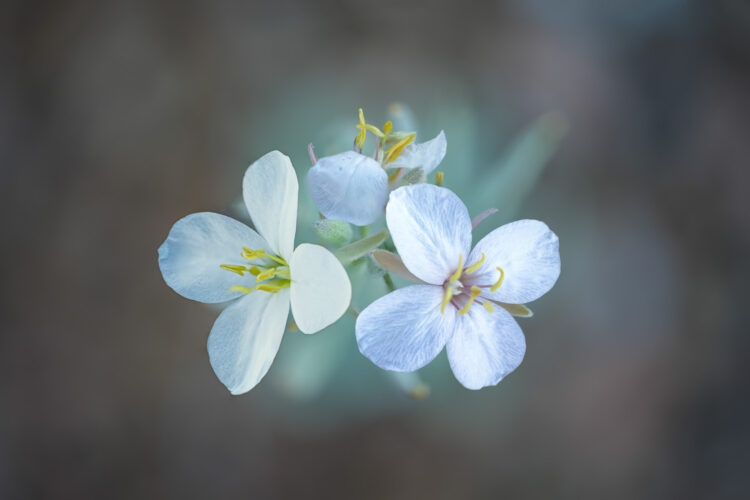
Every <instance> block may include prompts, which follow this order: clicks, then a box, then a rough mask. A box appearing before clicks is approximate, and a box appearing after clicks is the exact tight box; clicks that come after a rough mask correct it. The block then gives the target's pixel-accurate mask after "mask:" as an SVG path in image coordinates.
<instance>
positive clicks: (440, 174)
mask: <svg viewBox="0 0 750 500" xmlns="http://www.w3.org/2000/svg"><path fill="white" fill-rule="evenodd" d="M444 178H445V174H444V173H443V172H436V173H435V184H437V185H438V186H442V185H443V179H444Z"/></svg>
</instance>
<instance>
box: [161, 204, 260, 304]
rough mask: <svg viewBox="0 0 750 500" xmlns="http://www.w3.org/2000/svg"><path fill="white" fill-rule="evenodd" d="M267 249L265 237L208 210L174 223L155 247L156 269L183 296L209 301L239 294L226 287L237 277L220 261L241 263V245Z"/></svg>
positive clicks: (235, 280) (222, 299)
mask: <svg viewBox="0 0 750 500" xmlns="http://www.w3.org/2000/svg"><path fill="white" fill-rule="evenodd" d="M243 246H246V247H251V248H253V249H257V250H269V248H268V246H267V245H266V242H265V240H263V238H261V237H260V235H258V233H256V232H255V231H253V230H252V229H250V228H249V227H247V226H246V225H245V224H243V223H241V222H239V221H236V220H234V219H232V218H230V217H226V216H224V215H219V214H214V213H211V212H201V213H197V214H191V215H188V216H187V217H183V218H182V219H180V220H178V221H177V222H175V224H174V226H172V229H171V230H170V231H169V236H167V239H166V240H164V243H162V245H161V246H160V247H159V269H161V274H162V276H163V277H164V281H166V283H167V285H169V286H170V287H171V288H172V289H173V290H174V291H175V292H177V293H179V294H180V295H182V296H183V297H186V298H188V299H191V300H197V301H199V302H206V303H209V304H213V303H218V302H226V301H227V300H231V299H236V298H237V297H239V296H241V295H242V293H241V292H230V291H229V289H230V288H231V287H232V286H234V285H237V284H239V283H240V280H242V277H241V276H238V275H237V274H235V273H232V272H229V271H227V270H225V269H222V268H221V267H219V266H221V265H222V264H237V265H244V264H246V261H244V260H243V259H242V257H241V256H240V254H241V253H242V247H243Z"/></svg>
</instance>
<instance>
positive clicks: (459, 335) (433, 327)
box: [356, 184, 560, 389]
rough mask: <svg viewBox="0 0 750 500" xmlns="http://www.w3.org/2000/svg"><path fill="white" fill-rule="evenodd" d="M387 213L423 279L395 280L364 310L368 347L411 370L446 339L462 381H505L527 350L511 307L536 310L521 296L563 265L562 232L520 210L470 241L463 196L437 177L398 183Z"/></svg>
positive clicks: (538, 289) (380, 361) (381, 361)
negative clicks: (397, 283)
mask: <svg viewBox="0 0 750 500" xmlns="http://www.w3.org/2000/svg"><path fill="white" fill-rule="evenodd" d="M386 222H387V224H388V229H389V230H390V232H391V236H392V237H393V243H394V244H395V246H396V249H397V250H398V252H399V255H400V256H401V258H402V259H403V266H405V268H406V270H407V271H408V273H410V274H411V275H413V276H414V277H415V278H416V279H418V280H420V281H421V283H422V284H419V285H413V286H408V287H405V288H401V289H399V290H396V291H395V292H392V293H390V294H388V295H386V296H384V297H381V298H380V299H378V300H376V301H375V302H373V303H372V304H370V305H369V306H368V307H367V308H366V309H365V310H364V311H362V313H361V314H360V315H359V317H358V318H357V326H356V334H357V343H358V344H359V349H360V351H361V352H362V354H364V355H365V356H366V357H368V358H369V359H370V360H371V361H372V362H374V363H375V364H376V365H378V366H379V367H381V368H384V369H387V370H394V371H400V372H410V371H414V370H418V369H419V368H422V367H423V366H425V365H426V364H427V363H429V362H430V361H432V360H433V359H434V358H435V356H437V355H438V353H439V352H440V351H441V350H442V349H443V346H446V349H447V352H448V360H449V362H450V366H451V369H452V370H453V373H454V374H455V376H456V378H457V379H458V381H459V382H461V384H463V385H464V386H465V387H467V388H469V389H480V388H482V387H486V386H489V385H495V384H497V383H498V382H500V380H501V379H502V378H503V377H504V376H506V375H507V374H508V373H510V372H512V371H513V370H514V369H515V368H516V367H517V366H518V365H519V364H520V363H521V361H522V360H523V356H524V353H525V351H526V342H525V340H524V336H523V333H522V332H521V328H520V327H519V326H518V324H517V323H516V321H515V320H514V319H513V317H512V316H511V314H510V313H509V312H508V310H511V311H513V312H514V313H519V312H525V314H521V315H530V312H529V311H528V310H527V309H525V308H524V307H522V306H520V305H519V304H523V303H526V302H530V301H532V300H535V299H537V298H539V297H541V296H542V295H544V294H545V293H546V292H547V291H548V290H549V289H550V288H552V285H554V283H555V281H556V280H557V277H558V276H559V274H560V254H559V251H558V239H557V236H555V234H554V233H552V232H551V231H550V230H549V228H548V227H547V226H546V225H545V224H544V223H542V222H539V221H534V220H521V221H516V222H512V223H510V224H506V225H504V226H501V227H499V228H497V229H495V230H494V231H492V232H491V233H490V234H488V235H487V236H486V237H484V238H483V239H482V240H481V241H479V243H478V244H477V245H476V246H475V247H474V249H473V250H471V229H472V224H471V219H470V218H469V213H468V210H467V209H466V206H465V205H464V204H463V203H462V202H461V200H460V199H459V198H458V197H457V196H456V195H455V194H453V192H451V191H449V190H448V189H445V188H441V187H437V186H434V185H430V184H417V185H413V186H405V187H401V188H399V189H397V190H395V191H394V192H392V193H391V196H390V201H389V203H388V206H387V208H386ZM470 250H471V252H470ZM408 273H404V274H408ZM506 308H507V310H506Z"/></svg>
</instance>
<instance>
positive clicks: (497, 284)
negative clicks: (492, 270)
mask: <svg viewBox="0 0 750 500" xmlns="http://www.w3.org/2000/svg"><path fill="white" fill-rule="evenodd" d="M496 269H497V270H498V271H500V278H498V280H497V281H496V282H495V284H494V285H492V286H491V287H490V292H494V291H495V290H497V289H498V288H500V285H502V284H503V279H504V278H505V271H503V270H502V269H500V268H499V267H497V268H496Z"/></svg>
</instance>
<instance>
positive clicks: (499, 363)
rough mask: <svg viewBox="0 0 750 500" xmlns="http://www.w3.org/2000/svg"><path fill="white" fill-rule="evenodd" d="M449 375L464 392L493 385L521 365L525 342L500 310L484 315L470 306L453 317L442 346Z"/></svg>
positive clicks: (477, 306) (521, 333)
mask: <svg viewBox="0 0 750 500" xmlns="http://www.w3.org/2000/svg"><path fill="white" fill-rule="evenodd" d="M446 351H447V353H448V361H449V362H450V365H451V369H452V370H453V374H454V375H455V376H456V378H457V379H458V381H459V382H461V385H463V386H464V387H466V388H467V389H481V388H482V387H487V386H490V385H496V384H497V383H498V382H500V380H502V379H503V377H505V376H506V375H507V374H509V373H510V372H512V371H513V370H515V369H516V368H517V367H518V365H520V364H521V361H523V356H524V353H525V352H526V339H524V336H523V332H522V331H521V327H519V326H518V323H516V321H515V320H514V319H513V317H512V316H511V315H510V314H509V313H508V312H507V311H506V310H505V309H502V308H500V307H496V308H495V311H494V312H492V313H490V312H487V311H486V310H485V309H484V308H483V307H482V306H479V305H473V306H471V309H470V310H469V313H468V314H463V315H460V316H456V327H455V330H454V333H453V336H452V337H451V338H450V339H449V340H448V344H447V346H446Z"/></svg>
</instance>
